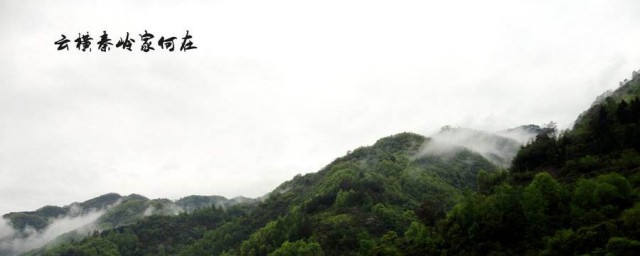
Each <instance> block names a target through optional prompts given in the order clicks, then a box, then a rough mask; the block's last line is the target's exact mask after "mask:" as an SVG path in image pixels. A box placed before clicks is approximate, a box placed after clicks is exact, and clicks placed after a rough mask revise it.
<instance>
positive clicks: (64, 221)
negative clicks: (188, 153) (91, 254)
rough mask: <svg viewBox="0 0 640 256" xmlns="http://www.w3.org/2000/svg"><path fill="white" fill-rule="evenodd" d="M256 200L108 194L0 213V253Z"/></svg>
mask: <svg viewBox="0 0 640 256" xmlns="http://www.w3.org/2000/svg"><path fill="white" fill-rule="evenodd" d="M256 202H257V201H256V199H251V198H244V197H239V198H233V199H226V198H224V197H222V196H195V195H194V196H188V197H185V198H182V199H180V200H177V201H175V202H173V201H171V200H168V199H153V200H151V199H148V198H146V197H144V196H141V195H137V194H131V195H128V196H121V195H119V194H116V193H109V194H105V195H101V196H99V197H96V198H93V199H90V200H87V201H84V202H81V203H72V204H70V205H67V206H63V207H59V206H44V207H42V208H40V209H38V210H35V211H29V212H12V213H8V214H5V215H3V222H2V223H0V255H12V254H14V253H16V252H20V251H25V250H29V249H34V248H37V247H40V246H42V245H44V244H46V243H47V242H50V241H53V240H54V239H57V241H59V242H63V241H71V240H75V239H80V238H82V237H84V236H85V235H86V234H87V233H90V232H93V231H94V230H105V229H112V228H117V227H121V226H127V225H131V224H133V223H136V222H137V221H139V220H141V219H142V218H144V217H147V216H152V215H177V214H180V213H191V212H193V211H195V210H198V209H204V208H211V207H231V206H234V205H237V204H248V205H251V204H254V203H256Z"/></svg>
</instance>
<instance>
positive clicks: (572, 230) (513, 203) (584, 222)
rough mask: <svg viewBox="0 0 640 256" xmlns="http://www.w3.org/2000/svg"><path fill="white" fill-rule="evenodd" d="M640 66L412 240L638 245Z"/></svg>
mask: <svg viewBox="0 0 640 256" xmlns="http://www.w3.org/2000/svg"><path fill="white" fill-rule="evenodd" d="M637 74H638V73H637V72H634V76H633V79H632V80H630V81H625V82H624V83H621V86H620V87H619V88H618V89H617V90H615V91H612V92H607V93H605V94H603V95H602V96H600V97H598V98H597V99H596V101H595V102H594V103H593V104H592V106H591V107H590V108H589V109H588V110H586V111H585V112H584V113H582V114H581V115H580V116H579V117H578V118H577V120H576V122H575V124H574V126H573V128H572V129H569V130H566V131H560V132H558V131H556V130H555V129H553V128H554V127H553V126H550V127H549V128H548V129H546V130H544V131H543V132H542V133H540V134H538V135H537V136H536V137H535V139H534V140H533V141H531V142H530V143H528V144H527V145H525V146H524V147H522V149H521V150H519V151H518V153H517V155H516V157H515V158H514V160H513V162H512V165H511V167H510V170H509V173H508V175H506V176H493V177H492V176H491V175H489V176H486V177H484V178H481V179H480V180H479V185H478V188H479V189H478V190H477V191H476V192H475V193H473V194H469V195H468V196H466V197H465V198H464V199H463V200H462V202H460V203H459V204H457V205H456V206H455V207H454V209H453V210H452V211H451V212H449V213H448V214H447V216H446V218H444V219H442V220H439V221H438V223H437V224H436V225H433V226H429V227H427V228H428V229H429V230H430V232H431V233H427V234H422V235H421V236H419V237H420V238H421V239H422V240H421V242H419V243H418V244H419V246H417V247H413V248H417V249H418V250H417V251H419V252H422V253H424V252H436V253H438V254H441V253H442V254H445V253H446V254H447V255H637V253H638V251H640V197H639V195H640V155H639V153H638V152H639V150H640V76H638V75H637ZM408 235H409V234H407V233H405V238H406V237H407V236H408ZM405 241H406V239H405ZM405 248H406V247H405Z"/></svg>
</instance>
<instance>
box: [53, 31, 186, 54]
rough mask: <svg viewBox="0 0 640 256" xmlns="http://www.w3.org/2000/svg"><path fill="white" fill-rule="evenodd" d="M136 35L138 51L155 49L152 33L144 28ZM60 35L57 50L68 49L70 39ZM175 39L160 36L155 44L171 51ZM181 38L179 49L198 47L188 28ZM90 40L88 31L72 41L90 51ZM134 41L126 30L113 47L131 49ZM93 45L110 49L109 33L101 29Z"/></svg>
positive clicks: (82, 48) (102, 49) (79, 48)
mask: <svg viewBox="0 0 640 256" xmlns="http://www.w3.org/2000/svg"><path fill="white" fill-rule="evenodd" d="M138 35H139V36H140V43H141V44H142V45H141V46H140V51H142V52H150V51H155V50H156V49H155V48H154V47H153V45H154V44H153V43H154V40H153V39H154V38H156V37H155V36H154V35H153V34H152V33H149V32H148V31H147V30H145V31H144V33H143V34H138ZM60 36H61V38H60V39H59V40H57V41H55V42H54V44H55V45H57V49H58V51H61V50H64V49H66V50H67V51H68V50H69V45H68V44H69V43H70V42H71V41H70V40H69V39H67V36H65V35H64V34H62V35H60ZM176 39H178V37H175V36H171V37H165V36H161V37H160V39H158V40H157V45H158V46H160V50H166V51H169V52H173V51H174V50H175V46H176V43H175V42H174V41H175V40H176ZM181 39H182V42H181V45H180V49H179V51H182V52H186V51H189V50H193V49H197V48H198V47H197V46H195V45H194V43H193V41H192V39H193V36H192V35H190V34H189V30H187V31H186V33H185V35H184V37H182V38H181ZM92 41H93V38H92V37H91V36H90V35H89V32H87V33H86V34H80V33H78V37H77V38H76V39H75V40H74V42H75V43H76V49H78V50H80V51H83V52H86V51H89V52H91V50H92V49H91V46H92ZM135 43H136V40H135V39H134V38H131V37H130V35H129V32H126V35H125V36H124V38H122V37H120V40H118V42H117V43H116V44H115V46H116V47H115V48H116V49H117V48H122V49H123V50H128V51H132V47H133V45H134V44H135ZM95 45H97V48H98V51H99V52H107V51H111V48H112V47H111V46H112V45H113V43H111V39H110V38H109V35H108V34H107V31H106V30H105V31H102V35H101V36H100V39H99V41H98V42H96V44H95Z"/></svg>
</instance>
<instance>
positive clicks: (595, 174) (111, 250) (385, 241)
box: [33, 78, 640, 255]
mask: <svg viewBox="0 0 640 256" xmlns="http://www.w3.org/2000/svg"><path fill="white" fill-rule="evenodd" d="M607 96H608V97H603V98H602V99H601V100H599V101H597V102H596V103H595V104H594V105H593V106H592V107H591V108H590V109H589V110H588V111H586V112H585V113H583V114H582V115H581V116H580V117H579V118H578V120H577V121H576V123H575V126H574V128H573V129H571V130H567V131H562V132H558V131H556V129H555V127H554V126H553V125H549V126H547V127H546V128H545V129H543V130H541V133H540V134H539V135H538V136H536V138H535V139H534V140H533V141H531V142H530V143H528V144H527V145H525V146H523V147H522V148H521V149H520V150H519V152H518V153H517V155H516V157H515V158H514V160H513V162H512V166H511V168H510V169H509V170H508V171H501V170H499V169H498V168H497V167H496V166H495V165H494V164H492V163H491V162H489V161H488V160H486V158H484V157H482V156H480V155H479V154H477V153H474V152H471V151H469V150H466V149H463V148H462V149H459V150H456V151H455V152H453V153H451V154H447V155H429V154H426V155H425V154H420V153H419V152H420V147H421V145H424V144H425V143H426V144H428V143H429V139H428V138H424V137H422V136H419V135H416V134H410V133H403V134H398V135H395V136H391V137H387V138H384V139H381V140H379V141H378V142H376V143H375V144H374V145H373V146H370V147H362V148H358V149H356V150H354V151H353V152H350V153H348V154H347V155H346V156H344V157H341V158H338V159H336V160H335V161H334V162H332V163H331V164H329V165H328V166H327V167H325V168H324V169H322V170H321V171H319V172H317V173H311V174H306V175H298V176H296V177H295V178H293V179H292V180H290V181H287V182H285V183H283V184H282V185H280V186H279V187H278V188H276V189H275V190H274V191H273V192H272V193H271V194H270V195H269V196H267V197H266V198H265V199H264V201H263V202H261V203H259V204H257V205H243V204H240V205H235V206H230V207H225V208H222V207H215V206H213V207H207V208H205V209H200V210H196V211H194V212H192V213H182V214H179V215H177V216H150V217H147V218H143V219H142V220H139V221H137V222H135V223H134V224H131V225H126V226H120V227H116V228H113V229H107V230H104V231H102V232H95V233H94V234H93V235H91V236H89V237H88V238H86V239H82V240H77V241H74V242H71V243H62V244H59V245H57V246H51V247H49V248H48V249H47V250H46V251H42V250H41V251H36V252H33V253H35V254H45V255H635V254H637V252H639V251H640V199H639V197H638V195H639V193H640V172H639V169H638V168H640V155H639V153H638V151H639V150H640V100H639V98H638V97H639V96H640V79H637V78H636V79H633V80H631V81H630V82H628V83H626V84H624V85H623V86H622V87H620V88H619V89H618V90H617V91H615V92H613V93H611V94H610V95H607Z"/></svg>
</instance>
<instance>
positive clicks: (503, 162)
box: [418, 126, 535, 168]
mask: <svg viewBox="0 0 640 256" xmlns="http://www.w3.org/2000/svg"><path fill="white" fill-rule="evenodd" d="M533 136H535V130H533V129H525V128H520V127H519V128H514V129H509V130H506V131H501V132H497V133H489V132H483V131H478V130H472V129H466V128H452V127H449V126H445V127H443V128H442V129H441V130H440V132H438V133H436V134H434V135H432V136H431V137H430V140H427V142H426V143H425V144H424V145H422V148H421V150H420V152H419V153H418V157H419V156H422V155H437V156H445V157H446V156H448V155H452V154H454V153H456V152H458V151H460V150H462V149H465V148H466V149H469V150H471V151H474V152H476V153H478V154H480V155H482V156H483V157H485V158H486V159H487V160H489V161H491V162H492V163H494V164H496V165H498V166H500V167H503V168H507V167H509V166H510V164H511V160H512V159H513V157H514V156H515V155H516V153H517V152H518V150H519V149H520V146H521V145H523V144H524V143H526V142H527V141H529V140H531V138H533Z"/></svg>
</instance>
